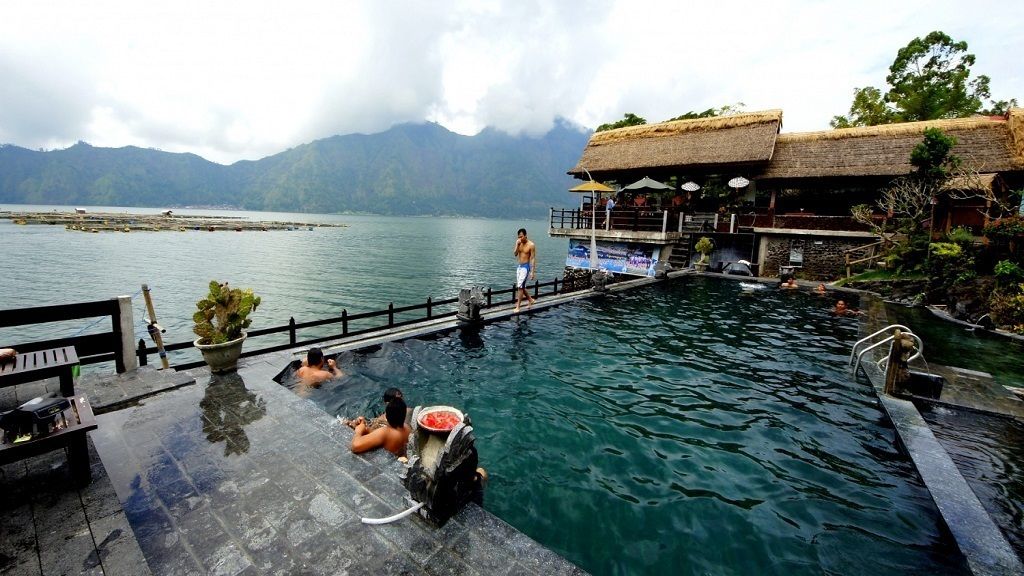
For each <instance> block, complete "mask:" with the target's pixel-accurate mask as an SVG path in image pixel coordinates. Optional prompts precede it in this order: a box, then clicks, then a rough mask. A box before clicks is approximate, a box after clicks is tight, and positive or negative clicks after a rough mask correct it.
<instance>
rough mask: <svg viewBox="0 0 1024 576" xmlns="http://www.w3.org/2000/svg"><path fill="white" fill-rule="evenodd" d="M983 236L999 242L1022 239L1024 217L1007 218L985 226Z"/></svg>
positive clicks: (1023, 236)
mask: <svg viewBox="0 0 1024 576" xmlns="http://www.w3.org/2000/svg"><path fill="white" fill-rule="evenodd" d="M985 236H987V237H989V238H992V239H999V240H1013V239H1014V238H1024V216H1008V217H1006V218H1000V219H998V220H994V221H992V222H990V223H989V224H988V225H987V226H985Z"/></svg>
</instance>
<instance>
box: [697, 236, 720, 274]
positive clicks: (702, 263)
mask: <svg viewBox="0 0 1024 576" xmlns="http://www.w3.org/2000/svg"><path fill="white" fill-rule="evenodd" d="M693 249H694V250H696V251H697V252H700V260H698V261H697V263H696V264H694V265H693V266H694V268H696V269H697V272H703V271H705V270H707V269H708V256H709V255H710V254H711V252H712V251H713V250H714V249H715V245H714V244H713V243H712V242H711V238H708V237H707V236H701V237H700V240H697V243H696V244H694V245H693Z"/></svg>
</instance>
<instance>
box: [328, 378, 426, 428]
mask: <svg viewBox="0 0 1024 576" xmlns="http://www.w3.org/2000/svg"><path fill="white" fill-rule="evenodd" d="M395 398H401V399H402V401H405V396H404V395H403V394H402V391H401V390H399V389H398V388H394V387H392V388H388V389H387V390H385V391H384V407H385V408H387V406H388V404H391V401H392V400H394V399H395ZM411 417H412V408H407V409H406V416H405V423H406V424H409V423H410V422H411V421H412V418H411ZM358 421H359V419H358V418H353V419H351V420H344V419H343V420H341V422H342V423H343V424H345V425H346V426H348V427H349V428H355V427H356V423H357V422H358ZM387 425H388V418H387V414H386V413H384V412H381V413H380V415H379V416H377V417H376V418H374V419H373V420H370V421H369V422H367V423H366V428H367V430H369V431H370V432H373V431H374V430H376V429H378V428H383V427H385V426H387Z"/></svg>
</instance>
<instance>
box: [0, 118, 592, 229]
mask: <svg viewBox="0 0 1024 576" xmlns="http://www.w3.org/2000/svg"><path fill="white" fill-rule="evenodd" d="M588 137H589V134H587V133H585V132H581V131H580V130H579V129H578V128H576V127H574V126H571V125H569V124H568V123H565V122H557V123H556V125H555V128H553V129H552V130H551V131H550V132H548V133H547V134H546V135H544V136H543V137H540V138H528V137H513V136H509V135H507V134H504V133H502V132H498V131H496V130H491V129H486V130H484V131H483V132H481V133H480V134H477V135H476V136H461V135H459V134H455V133H453V132H449V131H448V130H447V129H445V128H444V127H442V126H440V125H437V124H430V123H428V124H403V125H399V126H396V127H394V128H392V129H390V130H388V131H387V132H382V133H379V134H371V135H363V134H350V135H347V136H334V137H331V138H326V139H323V140H317V141H315V142H311V143H309V144H303V145H301V146H297V147H295V148H292V149H290V150H287V151H285V152H281V153H279V154H275V155H273V156H269V157H267V158H263V159H261V160H258V161H241V162H236V163H235V164H232V165H230V166H223V165H221V164H216V163H213V162H209V161H207V160H204V159H203V158H200V157H199V156H196V155H194V154H172V153H168V152H161V151H159V150H151V149H142V148H136V147H131V146H129V147H125V148H116V149H115V148H96V147H93V146H90V145H88V144H86V143H81V142H80V143H78V144H76V145H74V146H72V147H70V148H67V149H65V150H53V151H49V152H38V151H33V150H28V149H25V148H20V147H18V146H14V145H4V146H0V203H17V204H73V205H83V206H87V205H104V206H152V207H175V206H237V207H240V208H245V209H249V210H279V211H295V212H330V213H334V212H370V213H377V214H397V215H438V214H452V215H454V214H460V215H472V216H510V217H523V216H533V217H541V216H543V215H544V214H546V212H547V209H548V208H549V207H551V206H561V205H565V204H568V203H572V202H573V201H574V199H573V197H572V196H570V195H569V193H568V192H566V189H567V188H568V187H569V186H571V185H572V181H571V178H570V177H569V176H567V175H566V174H565V172H566V170H568V169H569V168H571V167H572V166H573V165H575V163H576V160H577V159H578V158H579V155H580V153H581V152H582V150H583V147H584V146H585V145H586V142H587V138H588Z"/></svg>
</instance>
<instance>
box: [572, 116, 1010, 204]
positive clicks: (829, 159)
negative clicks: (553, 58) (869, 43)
mask: <svg viewBox="0 0 1024 576" xmlns="http://www.w3.org/2000/svg"><path fill="white" fill-rule="evenodd" d="M781 126H782V111H781V110H767V111H763V112H752V113H748V114H737V115H734V116H719V117H715V118H700V119H696V120H678V121H675V122H662V123H660V124H647V125H643V126H631V127H628V128H619V129H617V130H609V131H606V132H597V133H595V134H594V135H593V136H591V138H590V142H589V143H587V147H586V148H585V149H584V150H583V155H582V156H581V157H580V159H579V161H578V162H577V163H576V166H574V167H573V168H572V169H571V170H569V174H572V175H574V176H577V177H579V178H581V179H586V174H585V173H584V169H585V170H587V171H589V172H590V174H591V175H592V176H593V177H594V178H596V179H598V180H605V179H618V180H623V179H628V178H630V177H634V176H636V175H641V176H642V175H648V174H649V175H651V176H659V175H661V176H668V175H672V174H684V173H685V174H693V173H695V172H705V173H710V172H718V173H728V174H747V175H749V176H752V177H753V179H754V180H756V181H758V182H762V183H764V184H768V185H769V186H771V185H776V184H777V185H790V184H793V185H799V183H800V182H808V181H811V180H817V181H819V182H823V181H826V180H832V179H847V178H863V177H869V178H871V177H873V178H877V179H885V178H892V177H894V176H900V175H903V174H909V173H910V172H911V170H912V169H913V167H912V166H911V164H910V152H911V150H913V148H914V147H915V146H916V145H917V144H918V143H920V142H921V139H922V137H923V133H924V130H925V128H932V127H934V128H939V129H941V130H942V131H943V132H945V133H946V134H949V135H951V136H953V137H955V138H956V141H957V143H956V146H954V148H953V154H956V155H957V156H959V157H960V158H961V159H962V160H963V161H964V166H965V167H966V168H969V169H971V170H974V171H976V172H979V173H1014V174H1018V175H1024V109H1021V108H1014V109H1012V110H1010V112H1009V114H1007V115H1006V116H975V117H971V118H957V119H951V120H930V121H926V122H907V123H902V124H888V125H883V126H869V127H862V128H846V129H840V130H827V131H822V132H802V133H792V134H779V130H780V128H781Z"/></svg>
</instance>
